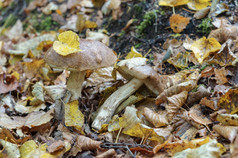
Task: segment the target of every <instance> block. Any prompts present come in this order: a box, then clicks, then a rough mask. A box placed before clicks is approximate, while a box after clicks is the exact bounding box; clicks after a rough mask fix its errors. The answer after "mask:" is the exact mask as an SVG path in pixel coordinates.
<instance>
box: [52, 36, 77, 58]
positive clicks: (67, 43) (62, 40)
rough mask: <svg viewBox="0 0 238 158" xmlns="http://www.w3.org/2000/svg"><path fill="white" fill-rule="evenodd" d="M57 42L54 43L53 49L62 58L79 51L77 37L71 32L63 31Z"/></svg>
mask: <svg viewBox="0 0 238 158" xmlns="http://www.w3.org/2000/svg"><path fill="white" fill-rule="evenodd" d="M58 39H59V41H54V43H53V49H54V50H55V51H56V52H57V53H58V54H60V55H62V56H67V55H69V54H72V53H76V52H78V51H81V49H80V47H79V44H80V43H79V36H78V35H77V34H76V33H74V32H73V31H65V32H62V33H60V34H59V36H58Z"/></svg>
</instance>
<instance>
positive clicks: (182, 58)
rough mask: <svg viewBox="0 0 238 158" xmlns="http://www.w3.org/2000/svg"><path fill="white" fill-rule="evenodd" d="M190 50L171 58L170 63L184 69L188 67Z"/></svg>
mask: <svg viewBox="0 0 238 158" xmlns="http://www.w3.org/2000/svg"><path fill="white" fill-rule="evenodd" d="M188 55H189V53H188V52H185V53H178V54H177V55H176V56H174V57H172V58H170V59H169V60H168V63H170V64H172V65H174V67H177V68H180V69H184V68H186V67H188Z"/></svg>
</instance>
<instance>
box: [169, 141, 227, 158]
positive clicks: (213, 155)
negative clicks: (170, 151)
mask: <svg viewBox="0 0 238 158" xmlns="http://www.w3.org/2000/svg"><path fill="white" fill-rule="evenodd" d="M225 151H226V149H225V147H223V145H221V144H220V143H217V140H216V139H212V140H210V141H209V142H207V143H205V144H202V145H201V146H200V147H198V148H195V149H189V148H188V149H186V150H183V151H181V152H178V153H175V154H174V156H173V158H190V157H206V158H218V157H220V156H221V154H222V153H224V152H225Z"/></svg>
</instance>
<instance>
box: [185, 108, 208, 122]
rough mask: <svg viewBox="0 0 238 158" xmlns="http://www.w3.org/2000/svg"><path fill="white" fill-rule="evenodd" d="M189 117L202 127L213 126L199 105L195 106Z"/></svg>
mask: <svg viewBox="0 0 238 158" xmlns="http://www.w3.org/2000/svg"><path fill="white" fill-rule="evenodd" d="M188 116H189V117H190V119H191V120H193V121H194V122H196V123H198V124H201V125H208V124H211V123H212V121H211V120H209V119H208V118H207V117H206V116H205V115H204V114H203V113H202V111H201V106H200V105H199V104H197V105H194V106H193V107H192V108H191V109H190V110H189V112H188Z"/></svg>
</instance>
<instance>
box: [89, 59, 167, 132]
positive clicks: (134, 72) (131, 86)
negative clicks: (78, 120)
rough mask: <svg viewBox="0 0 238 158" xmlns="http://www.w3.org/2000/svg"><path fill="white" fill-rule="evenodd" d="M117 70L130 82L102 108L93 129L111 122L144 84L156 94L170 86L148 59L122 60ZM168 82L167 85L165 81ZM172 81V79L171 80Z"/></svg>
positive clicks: (115, 93) (116, 92)
mask: <svg viewBox="0 0 238 158" xmlns="http://www.w3.org/2000/svg"><path fill="white" fill-rule="evenodd" d="M117 66H118V68H117V70H118V71H119V72H120V74H121V75H122V76H123V77H125V78H126V79H128V80H130V81H129V82H128V83H127V84H125V85H123V86H122V87H120V88H119V89H118V90H117V91H115V92H114V93H113V94H112V95H111V96H110V97H109V98H108V99H107V100H106V101H105V102H104V104H103V105H102V106H101V107H100V109H99V112H98V114H97V116H96V118H95V119H94V121H93V123H92V127H93V128H95V129H97V130H100V129H101V126H102V125H103V124H106V123H108V122H109V121H110V119H111V117H112V116H113V114H114V112H115V110H116V108H117V107H118V106H119V105H120V104H121V103H122V102H123V101H124V100H125V99H126V98H128V97H129V96H130V95H132V94H133V93H134V92H135V91H136V90H138V89H139V88H140V87H141V86H142V85H143V84H145V85H146V86H147V88H148V89H150V90H151V91H152V92H154V93H155V94H157V95H158V94H159V93H161V92H162V91H163V90H164V88H166V87H167V86H170V85H168V84H167V83H170V82H168V79H169V78H167V80H166V79H165V78H164V77H162V76H160V75H159V74H158V73H157V72H155V71H154V70H153V68H152V67H150V66H148V65H146V58H139V57H138V58H131V59H127V60H122V61H121V62H119V63H118V65H117ZM165 80H166V81H167V82H166V84H164V83H163V81H165ZM169 81H170V79H169Z"/></svg>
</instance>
